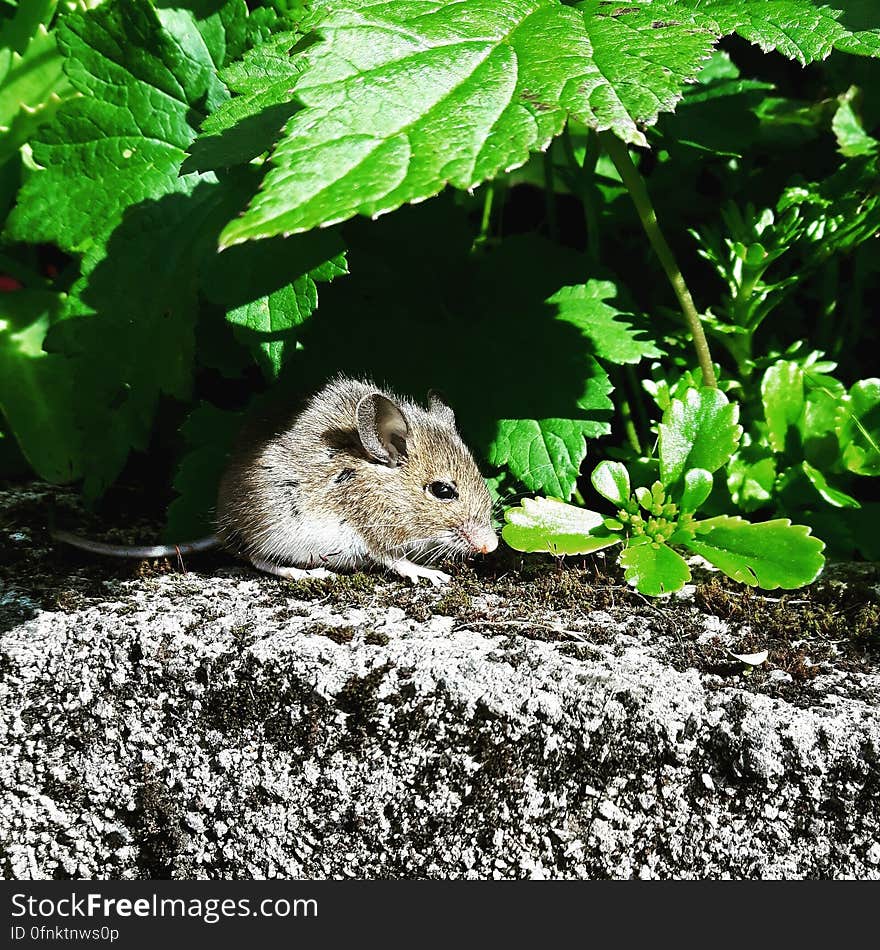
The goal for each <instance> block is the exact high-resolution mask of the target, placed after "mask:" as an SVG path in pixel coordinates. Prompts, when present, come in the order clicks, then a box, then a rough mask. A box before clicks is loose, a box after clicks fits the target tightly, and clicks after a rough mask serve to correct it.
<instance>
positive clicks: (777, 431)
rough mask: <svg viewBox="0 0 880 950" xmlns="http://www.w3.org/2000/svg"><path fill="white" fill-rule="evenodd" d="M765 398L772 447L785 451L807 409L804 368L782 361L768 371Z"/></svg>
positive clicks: (765, 411)
mask: <svg viewBox="0 0 880 950" xmlns="http://www.w3.org/2000/svg"><path fill="white" fill-rule="evenodd" d="M761 398H762V400H763V402H764V417H765V418H766V420H767V438H768V439H769V441H770V447H771V448H772V449H773V451H774V452H784V451H785V443H786V438H787V436H788V431H789V429H790V428H792V427H793V426H795V425H796V424H797V423H798V421H799V420H800V418H801V415H802V414H803V411H804V372H803V370H802V369H801V368H800V366H798V365H797V363H790V362H788V361H787V360H778V361H777V362H775V363H774V364H773V365H772V366H770V367H769V368H768V369H767V371H766V372H765V373H764V376H763V378H762V380H761Z"/></svg>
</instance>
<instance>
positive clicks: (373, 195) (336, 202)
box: [223, 0, 714, 244]
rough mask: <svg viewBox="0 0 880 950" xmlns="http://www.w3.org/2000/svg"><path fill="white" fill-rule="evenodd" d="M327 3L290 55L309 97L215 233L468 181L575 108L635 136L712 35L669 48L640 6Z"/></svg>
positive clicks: (268, 226) (322, 217)
mask: <svg viewBox="0 0 880 950" xmlns="http://www.w3.org/2000/svg"><path fill="white" fill-rule="evenodd" d="M321 6H323V7H324V8H325V9H326V11H327V15H326V17H325V18H324V19H323V20H322V21H321V24H320V42H319V43H318V44H317V45H313V46H310V47H308V48H307V49H305V50H304V51H302V52H301V53H297V54H295V55H294V57H293V58H292V59H291V62H290V69H289V74H290V78H289V88H290V93H289V98H295V99H296V100H297V101H298V102H299V103H300V104H301V105H302V106H303V109H302V111H300V112H297V113H296V114H294V115H293V116H292V118H291V119H290V120H289V122H288V124H287V126H286V128H285V132H284V137H283V139H282V140H281V142H280V143H279V145H278V147H277V148H276V150H275V152H274V154H273V156H272V164H273V168H272V170H271V171H270V172H269V174H268V175H267V176H266V179H265V182H264V185H263V188H262V190H261V191H260V193H259V194H258V195H257V196H256V197H255V198H254V200H253V202H252V203H251V206H250V208H249V209H248V211H247V213H246V214H245V215H244V216H243V217H241V218H239V219H237V220H235V221H233V222H231V223H230V225H229V227H228V228H227V229H226V231H225V232H224V234H223V242H224V243H225V244H233V243H237V242H240V241H245V240H250V239H253V238H260V237H268V236H272V235H275V234H289V233H293V232H297V231H304V230H308V229H310V228H313V227H316V226H319V225H325V224H329V223H333V222H336V221H341V220H344V219H345V218H348V217H351V216H352V215H354V214H370V215H377V214H380V213H382V212H385V211H390V210H392V209H393V208H396V207H398V206H399V205H401V204H403V203H405V202H412V201H419V200H422V199H424V198H427V197H430V196H431V195H434V194H436V193H437V192H439V191H440V190H441V189H442V188H443V187H444V186H445V185H447V184H452V185H453V186H455V187H458V188H472V187H473V186H474V185H476V184H478V183H479V182H481V181H485V180H486V179H490V178H492V177H494V176H496V175H498V174H499V173H500V172H503V171H505V170H509V169H511V168H515V167H517V166H518V165H522V164H524V163H525V162H526V160H527V159H528V156H529V153H530V152H532V151H536V150H539V149H544V148H546V147H547V145H548V143H549V142H550V140H551V139H552V138H553V137H554V136H555V135H557V134H558V133H559V132H560V131H561V129H562V127H563V125H564V123H565V120H566V118H567V117H568V116H569V115H571V116H574V117H575V118H578V119H580V120H581V121H583V122H585V123H586V124H587V125H590V126H592V127H594V128H597V129H612V130H613V131H614V132H615V134H617V135H618V136H620V137H621V138H623V139H624V140H626V141H629V142H635V143H639V144H644V141H645V140H644V136H643V134H642V133H641V131H640V130H639V127H638V125H639V123H650V122H653V121H655V120H656V118H657V114H658V112H659V111H660V110H662V109H670V108H672V107H673V106H674V103H675V102H676V101H677V99H678V98H680V89H681V86H682V84H683V83H684V82H685V81H686V80H687V79H690V78H693V76H694V75H696V72H697V71H698V69H699V63H700V62H701V61H702V60H703V59H704V58H705V57H706V56H707V55H708V53H709V51H710V49H711V46H712V43H713V42H714V38H713V37H712V36H711V34H709V33H708V32H706V31H699V30H693V29H690V30H688V31H681V30H680V31H678V34H677V39H676V43H675V44H673V45H671V46H670V44H669V43H668V42H667V41H668V35H666V32H665V31H663V30H660V31H657V30H652V29H651V24H650V23H649V22H648V21H649V20H650V17H647V16H646V17H643V19H642V21H640V23H639V25H638V29H637V30H634V29H633V28H632V27H625V28H620V27H618V25H617V24H616V22H615V21H614V19H613V18H607V17H604V16H600V15H599V13H598V12H597V11H596V9H595V7H594V6H593V5H591V6H590V7H588V8H587V9H585V10H583V11H582V12H578V11H576V10H573V9H571V8H570V7H567V6H563V5H562V4H560V3H558V2H556V0H460V2H458V3H443V2H439V0H419V2H411V0H390V2H389V0H354V2H349V3H346V4H344V5H339V6H335V5H334V4H329V3H328V4H323V5H321ZM697 34H700V35H697ZM659 50H663V51H664V55H662V56H661V57H660V61H659V62H658V61H657V60H656V59H655V56H654V54H655V53H657V52H658V51H659ZM550 51H552V54H550ZM298 56H299V57H305V58H307V61H308V68H306V69H301V63H300V62H299V61H298V59H297V57H298ZM275 88H277V89H279V90H280V88H281V87H280V86H276V87H275ZM283 103H284V98H283V95H282V96H279V95H277V94H270V96H269V101H267V100H266V99H263V100H262V101H261V102H260V103H254V106H255V108H256V107H257V105H259V106H260V107H261V108H273V109H278V108H279V106H283ZM252 114H253V115H255V114H257V113H256V112H252ZM239 118H242V117H241V116H240V117H239Z"/></svg>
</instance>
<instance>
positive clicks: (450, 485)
mask: <svg viewBox="0 0 880 950" xmlns="http://www.w3.org/2000/svg"><path fill="white" fill-rule="evenodd" d="M425 494H426V495H428V497H430V498H436V499H437V501H455V499H456V498H458V491H457V490H456V487H455V483H454V482H428V484H427V485H425Z"/></svg>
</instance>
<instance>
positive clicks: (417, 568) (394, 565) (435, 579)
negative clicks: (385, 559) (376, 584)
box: [388, 558, 452, 587]
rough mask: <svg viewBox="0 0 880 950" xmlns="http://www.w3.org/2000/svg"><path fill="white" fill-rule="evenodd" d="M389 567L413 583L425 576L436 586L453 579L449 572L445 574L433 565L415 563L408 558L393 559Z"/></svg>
mask: <svg viewBox="0 0 880 950" xmlns="http://www.w3.org/2000/svg"><path fill="white" fill-rule="evenodd" d="M388 567H390V568H391V570H392V571H394V573H395V574H399V575H400V576H401V577H405V578H406V579H407V580H408V581H410V583H412V584H418V583H419V580H420V579H421V578H423V577H424V578H425V579H426V580H429V581H430V582H431V583H432V584H433V585H434V586H435V587H440V586H441V585H443V584H448V583H449V581H450V580H452V578H451V577H450V576H449V575H448V574H444V573H443V571H437V570H434V569H433V568H431V567H422V565H421V564H414V563H413V562H412V561H407V560H406V558H400V559H399V560H397V561H391V562H390V563H389V564H388Z"/></svg>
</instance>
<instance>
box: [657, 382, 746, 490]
mask: <svg viewBox="0 0 880 950" xmlns="http://www.w3.org/2000/svg"><path fill="white" fill-rule="evenodd" d="M738 414H739V410H738V407H737V405H736V403H731V402H728V400H727V397H726V396H725V395H724V393H722V392H721V391H720V390H718V389H709V388H703V389H688V390H686V392H685V394H684V399H673V400H672V402H671V404H670V406H669V409H667V410H666V412H664V413H663V421H662V422H661V423H660V426H659V433H660V439H659V447H658V452H659V455H660V478H661V480H662V481H663V484H664V485H674V484H675V483H676V482H677V481H678V479H679V478H681V477H682V475H684V473H685V471H686V470H687V469H691V468H703V469H705V470H706V471H707V472H715V471H717V470H718V469H719V468H721V466H722V465H724V463H725V462H726V461H727V460H728V459H729V458H730V456H731V455H732V454H733V452H734V450H735V449H736V447H737V445H738V444H739V439H740V436H741V435H742V427H741V426H739V425H738V424H737V421H736V420H737V417H738Z"/></svg>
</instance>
